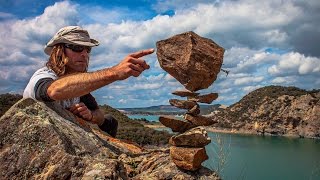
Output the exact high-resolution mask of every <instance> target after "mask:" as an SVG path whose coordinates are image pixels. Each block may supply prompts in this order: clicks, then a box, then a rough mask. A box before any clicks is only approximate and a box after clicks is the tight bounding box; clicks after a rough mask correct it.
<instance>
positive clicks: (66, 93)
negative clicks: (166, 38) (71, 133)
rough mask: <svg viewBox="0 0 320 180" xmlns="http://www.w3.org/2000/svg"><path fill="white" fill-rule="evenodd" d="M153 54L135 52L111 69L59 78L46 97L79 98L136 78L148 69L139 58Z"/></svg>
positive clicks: (60, 98)
mask: <svg viewBox="0 0 320 180" xmlns="http://www.w3.org/2000/svg"><path fill="white" fill-rule="evenodd" d="M153 52H154V49H148V50H143V51H139V52H135V53H132V54H129V55H128V56H127V57H126V58H125V59H124V60H123V61H121V62H120V63H119V64H118V65H116V66H113V67H111V68H106V69H102V70H99V71H96V72H90V73H78V74H72V75H67V76H65V77H61V78H59V79H57V80H55V81H54V82H52V83H51V84H50V86H49V87H48V90H47V93H48V96H49V97H50V98H51V99H53V100H64V99H70V98H74V97H80V96H83V95H85V94H88V93H90V92H91V91H94V90H96V89H99V88H101V87H103V86H105V85H108V84H110V83H112V82H115V81H117V80H124V79H127V78H128V77H130V76H134V77H137V76H139V75H140V74H141V73H142V72H143V71H144V70H146V69H149V65H148V64H147V63H146V62H145V61H144V60H143V59H140V57H143V56H145V55H148V54H151V53H153Z"/></svg>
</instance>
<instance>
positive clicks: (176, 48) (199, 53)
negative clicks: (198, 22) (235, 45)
mask: <svg viewBox="0 0 320 180" xmlns="http://www.w3.org/2000/svg"><path fill="white" fill-rule="evenodd" d="M156 45H157V57H158V61H159V63H160V66H161V68H162V69H164V70H165V71H167V72H168V73H169V74H170V75H171V76H173V77H174V78H175V79H177V80H178V81H179V82H180V83H181V84H182V85H183V86H184V87H185V88H186V89H188V90H190V91H192V92H193V91H197V90H200V89H206V88H208V87H209V86H210V85H211V84H212V83H213V82H214V81H215V80H216V78H217V75H218V73H219V72H220V68H221V65H222V62H223V54H224V49H223V48H222V47H220V46H219V45H218V44H216V43H215V42H214V41H212V40H211V39H207V38H204V37H201V36H199V35H197V34H196V33H194V32H192V31H189V32H185V33H182V34H178V35H175V36H173V37H171V38H168V39H165V40H161V41H158V42H157V43H156Z"/></svg>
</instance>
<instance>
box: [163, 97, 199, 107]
mask: <svg viewBox="0 0 320 180" xmlns="http://www.w3.org/2000/svg"><path fill="white" fill-rule="evenodd" d="M169 103H170V104H171V105H172V106H174V107H177V108H180V109H192V108H193V107H194V106H196V105H197V103H196V102H195V101H186V100H179V99H170V100H169Z"/></svg>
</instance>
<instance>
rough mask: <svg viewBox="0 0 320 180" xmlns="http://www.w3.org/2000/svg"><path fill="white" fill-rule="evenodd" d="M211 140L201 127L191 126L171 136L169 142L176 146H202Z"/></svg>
mask: <svg viewBox="0 0 320 180" xmlns="http://www.w3.org/2000/svg"><path fill="white" fill-rule="evenodd" d="M210 142H211V139H210V137H208V133H207V131H206V130H205V129H204V128H203V127H195V128H192V129H190V130H188V131H186V132H184V133H182V134H178V135H175V136H172V137H171V138H170V140H169V143H170V144H171V145H173V146H178V147H200V148H201V147H204V146H206V145H208V144H209V143H210Z"/></svg>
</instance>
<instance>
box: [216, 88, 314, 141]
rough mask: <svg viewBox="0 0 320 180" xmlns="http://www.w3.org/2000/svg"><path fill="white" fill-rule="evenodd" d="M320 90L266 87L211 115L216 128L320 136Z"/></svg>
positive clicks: (258, 132)
mask: <svg viewBox="0 0 320 180" xmlns="http://www.w3.org/2000/svg"><path fill="white" fill-rule="evenodd" d="M319 99H320V90H312V91H306V90H303V89H299V88H296V87H282V86H267V87H263V88H260V89H257V90H255V91H253V92H250V93H249V94H248V95H246V96H244V97H243V98H242V99H241V100H240V101H239V102H237V103H235V104H233V105H231V106H229V107H228V108H226V109H225V110H222V111H219V112H218V113H216V114H214V115H213V116H212V118H213V119H215V120H217V121H218V122H219V123H217V124H215V125H214V126H216V127H220V128H221V127H222V128H229V129H232V130H235V131H247V132H248V131H249V132H252V133H257V134H270V135H284V136H298V137H314V138H319V137H320V101H319Z"/></svg>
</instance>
